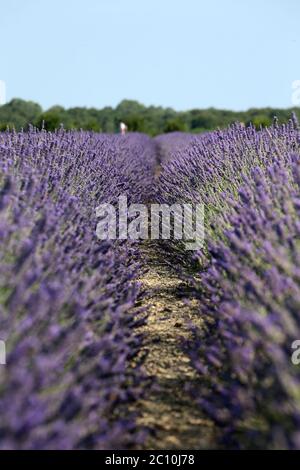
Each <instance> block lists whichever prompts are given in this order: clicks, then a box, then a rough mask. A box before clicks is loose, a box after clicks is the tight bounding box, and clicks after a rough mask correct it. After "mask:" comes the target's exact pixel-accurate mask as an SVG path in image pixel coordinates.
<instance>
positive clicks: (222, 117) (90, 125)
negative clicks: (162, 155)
mask: <svg viewBox="0 0 300 470" xmlns="http://www.w3.org/2000/svg"><path fill="white" fill-rule="evenodd" d="M293 111H294V112H295V114H296V115H297V116H298V119H300V108H292V109H272V108H263V109H256V108H252V109H249V110H248V111H243V112H236V111H229V110H224V109H215V108H209V109H192V110H190V111H185V112H177V111H175V110H174V109H172V108H162V107H160V106H148V107H147V106H144V105H143V104H141V103H139V102H137V101H134V100H123V101H121V103H119V104H118V106H117V107H116V108H115V109H114V108H111V107H109V106H107V107H105V108H103V109H96V108H80V107H75V108H70V109H64V108H63V107H61V106H53V107H51V108H49V109H48V110H46V111H43V110H42V108H41V107H40V106H39V105H38V104H36V103H33V102H31V101H23V100H20V99H13V100H12V101H10V102H9V103H7V104H5V105H4V106H0V131H3V130H6V128H7V126H9V127H10V128H15V129H16V130H20V129H21V128H23V129H25V130H26V129H27V128H28V126H29V124H33V125H35V126H37V127H39V128H41V127H42V126H44V127H45V129H47V130H54V129H57V128H58V127H60V126H61V125H63V126H64V127H65V129H84V130H93V131H95V132H109V133H114V132H119V124H120V122H121V121H123V122H125V123H126V125H127V126H128V130H129V131H133V132H144V133H146V134H149V135H151V136H154V135H157V134H161V133H163V132H174V131H186V132H193V133H197V132H205V131H209V130H212V129H216V128H225V127H227V126H228V125H230V124H232V123H234V122H236V121H240V122H244V123H245V124H246V125H247V124H249V123H250V122H251V123H252V124H253V125H254V126H255V127H256V128H260V127H261V126H262V127H265V126H268V125H270V124H271V122H272V120H273V118H274V116H277V117H278V120H279V122H287V121H288V119H290V117H291V113H292V112H293Z"/></svg>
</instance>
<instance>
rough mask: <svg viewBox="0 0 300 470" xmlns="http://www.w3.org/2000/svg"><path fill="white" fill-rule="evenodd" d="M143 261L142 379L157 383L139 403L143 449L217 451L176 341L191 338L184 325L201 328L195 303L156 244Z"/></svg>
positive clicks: (146, 251) (145, 252)
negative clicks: (191, 391) (190, 390)
mask: <svg viewBox="0 0 300 470" xmlns="http://www.w3.org/2000/svg"><path fill="white" fill-rule="evenodd" d="M141 258H142V259H143V262H144V264H145V266H147V269H148V270H147V272H146V273H145V274H143V275H142V276H141V278H140V279H139V280H140V282H141V283H142V285H143V287H144V289H145V291H146V297H145V298H144V299H143V301H142V306H146V307H148V308H149V312H150V313H149V317H148V320H147V324H146V325H144V326H142V327H141V331H142V332H143V333H144V335H145V341H144V348H143V350H142V351H141V354H145V353H147V357H146V360H145V363H144V369H145V371H146V374H147V375H148V376H150V377H155V383H156V384H157V385H156V387H154V388H153V389H152V390H151V389H150V390H149V395H148V396H147V397H146V399H144V400H141V401H140V402H138V404H137V406H136V411H137V412H138V413H139V416H140V417H139V419H138V424H139V425H140V426H146V427H147V428H150V429H151V434H150V437H149V439H148V441H147V442H146V445H145V448H146V449H152V450H154V449H199V448H212V447H215V442H216V432H215V428H214V426H213V424H212V422H211V421H210V420H208V419H207V418H205V417H204V416H203V415H202V414H201V412H200V410H199V409H198V408H197V406H196V404H195V403H193V401H192V400H191V397H190V396H189V394H188V393H186V392H185V390H184V387H185V384H186V383H187V382H191V381H194V380H197V377H196V375H195V373H194V371H193V369H192V368H191V367H190V366H189V359H188V357H187V356H186V355H185V354H184V352H183V351H182V348H181V341H180V338H182V337H185V338H187V337H188V336H189V334H190V331H189V328H188V325H187V323H188V321H189V320H193V321H194V322H195V323H197V324H198V325H200V326H201V320H200V319H199V314H198V313H197V312H199V310H198V307H197V305H198V300H197V299H195V298H189V304H186V302H184V300H183V297H188V291H187V287H188V286H187V285H185V284H184V282H182V280H181V279H180V278H179V277H178V274H177V273H176V270H175V269H174V268H173V267H172V265H171V264H170V260H168V259H167V256H166V252H165V251H164V249H163V247H162V246H161V245H160V244H159V243H157V242H155V241H154V242H151V241H149V242H146V243H145V244H144V245H143V246H142V247H141Z"/></svg>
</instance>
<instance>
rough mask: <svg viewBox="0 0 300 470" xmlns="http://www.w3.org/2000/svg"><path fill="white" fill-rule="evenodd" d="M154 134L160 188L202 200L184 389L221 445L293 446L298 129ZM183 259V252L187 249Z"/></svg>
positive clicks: (299, 231) (299, 282)
mask: <svg viewBox="0 0 300 470" xmlns="http://www.w3.org/2000/svg"><path fill="white" fill-rule="evenodd" d="M178 138H179V136H178V135H177V136H176V139H175V143H173V141H172V137H167V136H165V137H162V138H161V140H163V141H164V147H165V149H166V150H168V153H169V156H168V158H167V160H166V162H165V164H164V165H163V168H162V172H161V175H160V180H159V187H158V193H159V194H160V198H162V195H163V199H164V201H165V202H168V203H174V202H176V201H189V202H194V203H195V202H199V201H202V202H204V204H205V221H206V222H205V225H206V227H205V229H206V241H207V244H206V249H205V250H204V251H202V252H201V253H197V262H198V263H199V264H198V269H197V271H198V273H199V272H200V277H201V281H200V282H199V281H197V282H195V289H197V291H198V295H199V296H200V299H201V312H199V315H201V316H202V317H203V318H204V319H205V322H204V327H203V328H202V329H201V330H199V329H196V328H195V329H194V340H193V341H191V342H190V343H189V344H186V348H187V351H188V353H189V355H190V358H191V361H192V364H193V366H194V368H195V369H196V370H197V372H198V374H199V375H200V376H201V379H202V380H201V381H200V383H201V384H202V385H201V386H200V385H199V386H198V387H193V388H190V391H191V393H192V394H193V395H194V397H195V398H196V400H197V401H198V403H199V405H200V406H201V407H202V408H203V409H204V410H205V411H206V412H207V413H208V414H209V415H210V416H211V417H212V418H213V419H214V420H215V422H216V423H218V425H219V426H221V427H222V428H223V429H224V433H222V436H223V444H224V445H225V446H226V447H228V446H231V447H236V446H237V447H242V448H245V447H246V448H247V447H248V448H249V447H258V448H264V447H269V448H278V447H284V448H299V447H300V431H299V429H300V366H296V365H293V363H292V361H291V354H292V349H291V344H292V343H293V341H294V340H296V339H300V250H299V247H300V220H299V215H300V132H299V127H298V124H297V122H295V120H291V121H290V123H289V124H288V125H283V126H279V125H278V124H277V123H276V121H275V122H274V125H273V126H272V127H271V128H269V129H264V130H261V131H256V130H255V129H254V128H253V127H249V128H244V127H243V126H241V125H239V124H237V125H235V126H234V127H232V128H230V129H228V130H226V131H216V132H213V133H210V134H206V135H203V136H200V137H192V136H190V137H189V140H188V141H187V136H186V135H185V136H184V137H183V141H182V145H181V149H180V150H179V151H178V142H177V141H178ZM185 256H186V254H185Z"/></svg>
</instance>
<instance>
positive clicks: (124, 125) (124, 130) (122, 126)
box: [120, 122, 128, 135]
mask: <svg viewBox="0 0 300 470" xmlns="http://www.w3.org/2000/svg"><path fill="white" fill-rule="evenodd" d="M127 130H128V127H127V126H126V124H125V123H124V122H120V132H121V134H122V135H125V134H126V132H127Z"/></svg>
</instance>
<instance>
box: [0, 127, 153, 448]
mask: <svg viewBox="0 0 300 470" xmlns="http://www.w3.org/2000/svg"><path fill="white" fill-rule="evenodd" d="M151 146H152V143H151V141H150V140H149V139H148V138H146V137H144V136H141V135H134V134H133V135H129V136H126V137H119V136H105V135H97V134H93V133H84V132H65V131H64V130H59V131H57V132H55V133H47V132H45V131H41V132H39V131H36V130H35V129H31V131H30V132H28V133H15V132H5V133H1V134H0V158H1V161H0V188H1V189H0V233H1V244H0V258H1V268H0V338H1V339H2V340H5V341H6V347H7V366H5V367H1V369H0V415H1V423H0V448H2V449H49V448H56V449H77V448H98V449H99V448H100V449H103V448H105V449H110V448H113V449H115V448H123V447H129V446H132V445H136V443H137V442H139V441H140V440H141V439H143V433H142V432H139V431H138V430H137V429H136V426H135V421H134V416H133V415H130V414H129V415H128V411H127V412H126V414H124V412H123V411H122V410H123V407H124V405H128V403H130V402H131V401H133V400H135V399H137V398H138V397H139V396H140V395H141V393H142V392H143V387H144V385H143V380H142V375H141V372H140V369H139V367H136V368H130V367H129V363H130V360H131V358H132V357H134V355H135V354H136V352H137V351H138V348H139V346H140V338H139V337H138V336H137V334H136V333H135V332H134V326H135V325H136V324H137V323H138V322H139V319H138V317H133V315H132V314H130V313H129V311H130V308H131V307H132V306H133V305H134V303H135V301H136V299H137V295H138V292H139V286H138V284H137V283H136V282H135V277H136V270H137V266H136V261H135V258H136V253H135V250H136V248H135V247H134V246H131V245H130V244H128V243H125V242H124V243H117V242H114V241H104V242H99V241H98V240H97V238H96V236H95V226H96V220H95V207H96V206H97V205H98V204H99V203H101V202H114V201H115V200H116V198H117V197H118V196H119V195H120V194H127V196H128V199H129V200H131V199H133V200H134V201H135V202H142V201H143V198H144V197H145V194H147V188H148V187H149V186H150V185H151V182H152V174H153V167H154V164H155V161H154V153H153V152H152V148H151ZM127 407H128V406H127Z"/></svg>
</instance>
